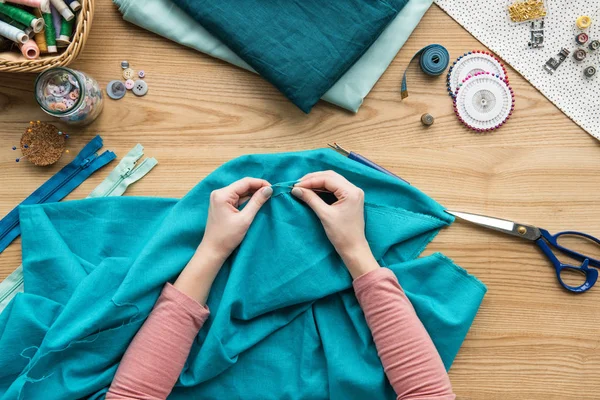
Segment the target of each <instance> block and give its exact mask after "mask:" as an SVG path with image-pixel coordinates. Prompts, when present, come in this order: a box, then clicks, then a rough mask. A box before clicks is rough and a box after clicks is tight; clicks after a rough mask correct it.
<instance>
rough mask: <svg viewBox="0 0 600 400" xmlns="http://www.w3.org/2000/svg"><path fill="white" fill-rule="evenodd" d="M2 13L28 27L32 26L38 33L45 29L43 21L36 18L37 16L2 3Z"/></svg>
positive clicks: (0, 5) (0, 6) (0, 9)
mask: <svg viewBox="0 0 600 400" xmlns="http://www.w3.org/2000/svg"><path fill="white" fill-rule="evenodd" d="M0 13H2V14H4V15H6V16H7V17H10V18H12V19H14V20H15V21H17V22H20V23H22V24H24V25H26V26H31V27H32V28H33V30H34V31H35V32H36V33H37V32H40V31H41V30H42V29H44V20H43V19H41V18H36V17H35V15H33V14H30V13H28V12H27V11H25V10H23V9H21V8H18V7H15V6H11V5H10V4H5V3H0Z"/></svg>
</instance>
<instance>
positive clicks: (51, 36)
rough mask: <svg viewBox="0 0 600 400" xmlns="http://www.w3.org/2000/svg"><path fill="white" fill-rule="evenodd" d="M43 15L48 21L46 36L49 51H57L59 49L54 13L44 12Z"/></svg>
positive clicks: (45, 30)
mask: <svg viewBox="0 0 600 400" xmlns="http://www.w3.org/2000/svg"><path fill="white" fill-rule="evenodd" d="M42 17H43V18H44V21H45V22H46V28H45V29H44V36H45V37H46V47H47V48H48V53H56V52H57V51H58V49H57V48H56V31H55V30H54V25H53V23H52V15H51V14H50V13H42Z"/></svg>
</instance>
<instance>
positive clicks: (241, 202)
mask: <svg viewBox="0 0 600 400" xmlns="http://www.w3.org/2000/svg"><path fill="white" fill-rule="evenodd" d="M248 200H250V196H244V197H241V198H240V199H239V200H238V207H239V206H241V205H243V204H244V203H246V202H247V201H248Z"/></svg>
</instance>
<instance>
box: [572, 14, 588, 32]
mask: <svg viewBox="0 0 600 400" xmlns="http://www.w3.org/2000/svg"><path fill="white" fill-rule="evenodd" d="M575 23H576V24H577V27H578V28H579V29H587V28H589V27H590V25H592V19H591V18H590V17H588V16H587V15H582V16H581V17H579V18H577V21H576V22H575Z"/></svg>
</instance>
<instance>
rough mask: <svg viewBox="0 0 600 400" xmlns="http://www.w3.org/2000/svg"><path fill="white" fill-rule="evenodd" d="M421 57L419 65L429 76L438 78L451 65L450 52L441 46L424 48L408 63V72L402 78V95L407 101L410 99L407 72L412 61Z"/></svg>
mask: <svg viewBox="0 0 600 400" xmlns="http://www.w3.org/2000/svg"><path fill="white" fill-rule="evenodd" d="M416 57H419V65H420V66H421V70H422V71H423V72H424V73H425V74H426V75H429V76H438V75H441V74H443V73H444V71H446V68H448V64H450V54H449V53H448V50H446V48H445V47H444V46H442V45H441V44H430V45H429V46H425V47H423V48H422V49H421V50H419V51H417V52H416V53H415V55H414V56H413V57H412V58H411V59H410V61H409V62H408V66H407V67H406V70H404V76H403V77H402V87H401V89H400V90H401V95H402V98H403V99H405V98H407V97H408V89H407V87H406V71H407V70H408V67H410V64H411V63H412V61H413V60H414V59H415V58H416Z"/></svg>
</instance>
